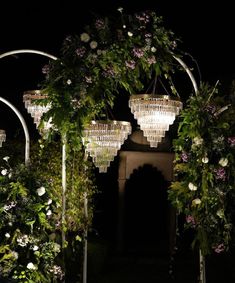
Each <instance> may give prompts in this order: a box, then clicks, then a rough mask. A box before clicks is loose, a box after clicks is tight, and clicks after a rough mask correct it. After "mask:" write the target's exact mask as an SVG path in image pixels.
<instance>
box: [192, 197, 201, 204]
mask: <svg viewBox="0 0 235 283" xmlns="http://www.w3.org/2000/svg"><path fill="white" fill-rule="evenodd" d="M200 203H201V200H200V199H199V198H195V199H194V200H193V201H192V205H193V206H195V205H199V204H200Z"/></svg>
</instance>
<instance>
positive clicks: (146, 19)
mask: <svg viewBox="0 0 235 283" xmlns="http://www.w3.org/2000/svg"><path fill="white" fill-rule="evenodd" d="M135 17H136V19H138V20H139V21H140V22H143V23H145V24H147V23H148V22H149V18H150V17H149V15H148V14H146V13H144V12H143V13H141V14H135Z"/></svg>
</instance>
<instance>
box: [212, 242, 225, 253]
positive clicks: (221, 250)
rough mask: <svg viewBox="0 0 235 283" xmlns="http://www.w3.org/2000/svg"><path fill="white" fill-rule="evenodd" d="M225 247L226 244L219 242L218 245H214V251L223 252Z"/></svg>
mask: <svg viewBox="0 0 235 283" xmlns="http://www.w3.org/2000/svg"><path fill="white" fill-rule="evenodd" d="M224 249H225V246H224V244H219V245H218V246H216V247H214V251H215V252H216V253H217V254H219V253H221V252H223V251H224Z"/></svg>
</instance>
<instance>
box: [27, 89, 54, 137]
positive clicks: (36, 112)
mask: <svg viewBox="0 0 235 283" xmlns="http://www.w3.org/2000/svg"><path fill="white" fill-rule="evenodd" d="M45 98H47V95H45V94H42V93H41V91H40V90H30V91H25V92H24V95H23V101H24V104H25V108H26V109H27V111H28V113H29V114H30V115H31V116H32V118H33V120H34V123H35V124H36V127H37V128H39V124H40V122H41V118H42V115H43V114H44V113H46V112H47V111H48V110H49V109H50V108H51V106H50V104H46V105H39V104H37V103H36V101H39V100H40V99H45ZM52 126H53V125H52V123H51V118H50V119H49V120H48V121H44V122H43V127H42V128H41V129H39V131H40V133H41V134H43V133H44V132H46V131H47V130H48V129H50V128H51V127H52Z"/></svg>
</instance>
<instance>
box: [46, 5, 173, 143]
mask: <svg viewBox="0 0 235 283" xmlns="http://www.w3.org/2000/svg"><path fill="white" fill-rule="evenodd" d="M177 43H178V39H176V38H175V37H174V34H173V33H172V32H171V31H168V30H166V29H165V28H164V27H163V26H162V18H161V17H159V16H157V15H156V13H155V12H153V11H146V12H141V13H136V14H134V15H128V14H125V13H124V12H123V10H122V9H121V8H120V9H119V11H117V12H116V14H115V15H113V17H97V18H96V19H94V21H93V22H92V23H91V24H90V25H87V26H85V27H84V29H83V31H82V33H81V34H79V35H74V36H68V37H67V38H66V39H65V40H64V42H63V46H62V49H61V55H60V56H59V59H58V60H56V61H54V60H53V61H51V62H50V64H49V65H47V66H44V68H43V72H44V73H45V76H46V80H45V83H44V84H43V85H42V88H43V91H44V92H45V93H46V94H48V100H47V101H46V102H50V103H51V105H52V108H51V110H50V111H48V113H47V114H46V115H45V119H49V117H51V118H52V123H53V124H54V126H55V128H56V129H57V130H58V131H59V132H60V133H64V132H66V135H67V138H68V139H71V142H72V143H77V145H76V146H79V144H81V142H80V140H79V138H80V135H81V131H82V129H83V127H84V125H85V124H86V123H87V122H88V121H90V120H91V119H97V118H99V119H101V118H103V117H104V116H105V114H104V113H105V111H106V110H107V108H109V107H111V108H112V107H113V104H114V103H115V97H116V96H117V95H121V94H123V93H127V94H135V93H139V92H140V91H143V90H144V88H146V85H149V83H150V82H151V81H152V80H153V78H155V76H160V75H161V76H163V77H164V78H165V79H166V78H167V81H168V83H169V87H171V90H172V91H173V92H174V91H175V89H174V87H173V85H172V83H171V75H172V74H173V73H174V71H175V69H176V65H177V64H174V63H175V62H173V61H174V58H173V56H172V54H174V50H175V48H176V45H177ZM106 112H107V111H106ZM106 118H107V117H106ZM76 140H78V141H77V142H76Z"/></svg>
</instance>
